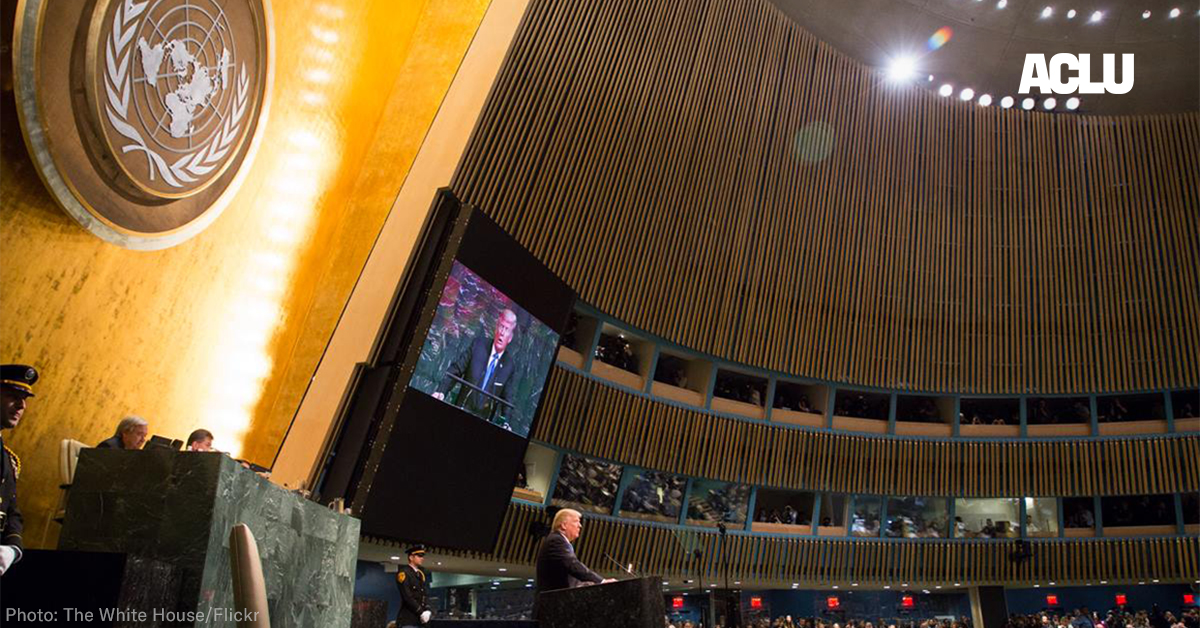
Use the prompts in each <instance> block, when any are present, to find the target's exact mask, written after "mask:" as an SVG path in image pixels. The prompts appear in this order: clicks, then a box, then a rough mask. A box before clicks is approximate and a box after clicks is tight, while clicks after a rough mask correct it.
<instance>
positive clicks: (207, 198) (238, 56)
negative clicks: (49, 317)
mask: <svg viewBox="0 0 1200 628" xmlns="http://www.w3.org/2000/svg"><path fill="white" fill-rule="evenodd" d="M17 22H18V23H17V28H16V31H17V32H16V37H15V40H16V42H17V54H16V56H15V61H16V63H15V69H16V71H15V73H14V74H15V76H16V81H15V83H16V87H17V92H18V105H19V107H18V109H19V112H20V114H21V122H22V128H23V130H24V131H25V136H26V140H27V145H28V146H29V148H30V152H31V154H32V156H33V158H34V161H35V163H36V164H37V165H38V168H39V171H40V172H41V173H42V176H43V179H44V180H45V181H46V184H47V187H48V188H49V189H50V191H51V192H52V193H53V194H54V196H55V198H56V199H57V200H58V201H59V203H60V204H61V205H62V206H63V208H64V209H66V210H67V212H68V213H70V214H71V215H72V216H73V217H74V218H75V219H76V220H78V221H79V222H80V223H81V224H82V225H83V226H84V227H86V228H88V229H89V230H91V231H92V232H93V233H95V234H96V235H98V236H100V237H102V238H104V239H105V240H108V241H110V242H113V243H116V244H119V245H122V246H126V247H130V248H140V249H155V248H163V247H166V246H171V245H173V244H177V243H179V242H182V241H183V240H185V239H187V238H189V237H191V236H192V235H195V234H196V233H199V232H200V231H201V230H202V229H204V228H205V227H206V226H207V225H208V224H210V223H211V222H212V221H213V220H214V219H215V218H216V216H217V215H218V214H219V213H220V211H221V210H222V209H223V208H224V206H225V205H226V204H227V203H228V201H229V199H230V197H231V196H232V194H233V193H234V192H235V191H236V189H237V187H238V184H239V183H240V181H241V178H242V176H243V175H244V171H245V169H246V167H247V165H248V163H249V161H250V160H251V158H252V156H253V153H254V149H255V148H256V145H257V140H258V138H259V137H260V136H261V131H262V128H263V126H264V123H265V119H264V118H265V114H266V111H267V104H268V100H269V99H268V96H269V88H270V81H271V68H272V66H271V54H272V51H271V30H270V7H269V4H268V3H267V0H142V1H141V2H138V1H135V0H95V1H94V2H83V1H81V2H54V1H52V0H25V2H24V3H23V6H22V8H21V10H20V11H19V15H18V18H17Z"/></svg>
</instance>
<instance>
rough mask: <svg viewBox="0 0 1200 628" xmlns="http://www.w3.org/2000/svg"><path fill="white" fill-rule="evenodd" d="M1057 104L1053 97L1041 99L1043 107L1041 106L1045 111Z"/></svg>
mask: <svg viewBox="0 0 1200 628" xmlns="http://www.w3.org/2000/svg"><path fill="white" fill-rule="evenodd" d="M1057 104H1058V101H1057V100H1054V99H1053V98H1047V99H1046V100H1043V101H1042V107H1043V108H1044V109H1045V110H1046V111H1050V110H1051V109H1053V108H1054V107H1055V106H1056V105H1057Z"/></svg>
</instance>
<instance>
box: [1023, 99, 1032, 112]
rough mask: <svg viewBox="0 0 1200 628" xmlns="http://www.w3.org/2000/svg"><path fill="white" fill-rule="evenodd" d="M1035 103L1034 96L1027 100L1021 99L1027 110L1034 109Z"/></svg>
mask: <svg viewBox="0 0 1200 628" xmlns="http://www.w3.org/2000/svg"><path fill="white" fill-rule="evenodd" d="M1033 104H1034V103H1033V99H1032V98H1026V99H1025V100H1022V101H1021V108H1022V109H1024V110H1025V111H1029V110H1030V109H1033Z"/></svg>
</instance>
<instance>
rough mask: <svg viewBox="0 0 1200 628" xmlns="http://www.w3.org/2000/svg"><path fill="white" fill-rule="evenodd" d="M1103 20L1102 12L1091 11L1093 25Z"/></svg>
mask: <svg viewBox="0 0 1200 628" xmlns="http://www.w3.org/2000/svg"><path fill="white" fill-rule="evenodd" d="M1103 19H1104V11H1092V19H1091V22H1092V23H1093V24H1095V23H1096V22H1099V21H1100V20H1103Z"/></svg>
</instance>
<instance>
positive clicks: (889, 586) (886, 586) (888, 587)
mask: <svg viewBox="0 0 1200 628" xmlns="http://www.w3.org/2000/svg"><path fill="white" fill-rule="evenodd" d="M883 588H885V589H890V588H892V585H890V584H885V585H883Z"/></svg>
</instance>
